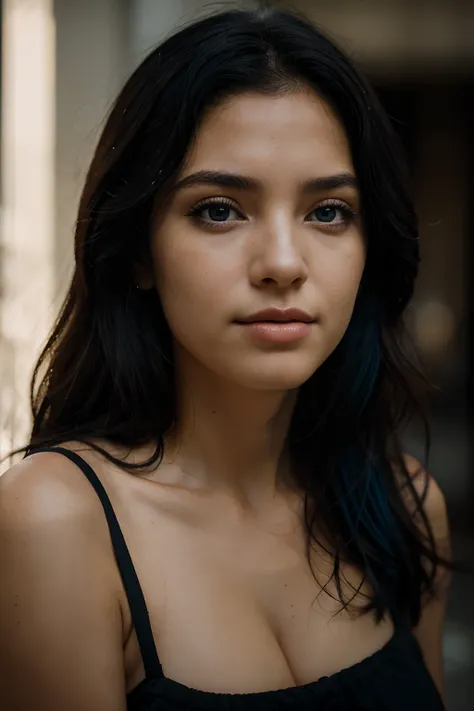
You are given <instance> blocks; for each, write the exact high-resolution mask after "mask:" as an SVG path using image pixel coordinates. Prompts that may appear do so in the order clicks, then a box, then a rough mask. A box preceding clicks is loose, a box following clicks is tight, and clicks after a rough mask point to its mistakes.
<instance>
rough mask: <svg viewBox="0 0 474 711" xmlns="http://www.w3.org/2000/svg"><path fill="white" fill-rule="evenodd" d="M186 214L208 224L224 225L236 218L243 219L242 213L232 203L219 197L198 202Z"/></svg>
mask: <svg viewBox="0 0 474 711" xmlns="http://www.w3.org/2000/svg"><path fill="white" fill-rule="evenodd" d="M206 213H207V217H206ZM233 213H234V214H235V215H237V217H234V216H233ZM187 216H188V217H192V218H193V219H195V220H197V221H198V222H201V223H204V224H206V225H210V226H212V225H219V224H221V225H222V224H224V225H225V224H226V223H228V222H233V221H235V220H236V219H239V218H241V219H243V216H242V213H240V212H239V211H238V210H237V208H236V207H234V203H233V202H232V201H231V200H228V199H227V198H221V199H219V200H218V199H216V198H213V199H212V200H205V201H202V202H199V203H198V204H197V205H195V206H194V207H193V208H191V210H190V211H189V212H188V213H187Z"/></svg>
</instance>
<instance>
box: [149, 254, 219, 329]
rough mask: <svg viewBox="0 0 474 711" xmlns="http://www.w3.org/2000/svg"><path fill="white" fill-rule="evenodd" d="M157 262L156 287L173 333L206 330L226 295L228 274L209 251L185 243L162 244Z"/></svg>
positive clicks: (156, 257) (156, 256)
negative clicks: (211, 257) (190, 246)
mask: <svg viewBox="0 0 474 711" xmlns="http://www.w3.org/2000/svg"><path fill="white" fill-rule="evenodd" d="M154 262H155V268H154V272H155V283H156V287H157V290H158V293H159V296H160V299H161V303H162V305H163V310H164V312H165V315H166V318H167V320H168V323H169V326H170V328H171V330H172V331H173V333H174V334H175V335H176V336H178V333H177V331H180V332H183V331H187V332H189V331H195V330H196V329H199V330H206V325H209V324H210V323H211V321H212V314H213V313H214V314H215V309H216V304H220V303H222V300H223V298H225V294H226V291H227V290H228V279H229V274H228V273H227V272H226V271H225V270H223V269H219V264H216V263H214V262H213V260H210V259H209V254H206V253H204V254H203V253H202V250H193V249H191V248H189V245H188V246H186V244H183V245H167V244H166V243H165V244H163V245H162V246H161V248H160V249H157V250H156V252H155V254H154ZM178 337H179V336H178Z"/></svg>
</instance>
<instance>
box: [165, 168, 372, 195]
mask: <svg viewBox="0 0 474 711" xmlns="http://www.w3.org/2000/svg"><path fill="white" fill-rule="evenodd" d="M196 185H215V186H217V187H220V188H234V189H237V190H254V191H262V190H263V183H262V181H261V180H258V179H257V178H251V177H249V176H247V175H238V174H236V173H227V172H222V171H217V170H199V171H198V172H197V173H191V174H190V175H186V176H185V177H184V178H182V179H181V180H180V181H178V182H177V183H176V185H175V186H174V187H173V188H172V192H176V191H178V190H182V189H183V188H189V187H193V186H196ZM357 187H358V185H357V179H356V177H355V175H353V174H352V173H336V174H334V175H326V176H322V177H320V178H309V179H308V180H305V181H303V182H302V183H301V185H300V189H301V191H302V192H303V193H306V194H307V193H312V192H318V191H323V190H334V189H335V188H354V189H357Z"/></svg>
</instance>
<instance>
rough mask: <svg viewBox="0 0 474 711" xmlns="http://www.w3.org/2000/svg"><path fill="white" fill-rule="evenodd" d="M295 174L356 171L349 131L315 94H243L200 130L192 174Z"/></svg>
mask: <svg viewBox="0 0 474 711" xmlns="http://www.w3.org/2000/svg"><path fill="white" fill-rule="evenodd" d="M203 167H206V168H207V167H213V168H216V167H218V168H226V169H227V170H235V171H236V172H238V171H240V172H247V173H250V172H251V171H252V170H253V171H254V172H256V173H260V172H264V173H268V175H271V174H272V171H274V170H275V171H278V170H281V168H282V167H284V169H285V171H287V170H289V171H291V170H292V168H294V169H295V170H296V171H297V172H298V173H310V174H314V175H317V174H328V173H334V172H343V171H350V170H353V166H352V158H351V152H350V147H349V143H348V140H347V137H346V134H345V131H344V128H343V126H342V124H341V122H340V121H339V119H338V118H337V116H336V114H335V113H334V111H333V110H332V108H331V107H330V106H329V104H327V102H325V101H324V100H323V99H322V98H321V97H319V96H318V95H317V94H316V93H315V92H313V91H311V90H310V89H308V90H301V91H298V92H295V93H291V94H286V95H283V96H264V95H261V94H242V95H238V96H236V97H232V98H229V99H227V100H225V101H224V102H223V103H221V104H220V105H219V106H217V107H216V108H214V109H212V110H210V111H209V112H208V113H207V114H206V115H205V116H204V118H203V120H202V122H201V123H200V126H199V128H198V131H197V135H196V141H195V143H194V145H193V147H192V150H191V151H190V153H189V156H188V161H187V171H186V172H188V170H194V169H196V168H203Z"/></svg>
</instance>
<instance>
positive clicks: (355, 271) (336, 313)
mask: <svg viewBox="0 0 474 711" xmlns="http://www.w3.org/2000/svg"><path fill="white" fill-rule="evenodd" d="M364 265H365V251H364V250H363V249H362V248H361V247H359V248H357V249H353V250H350V251H348V253H347V254H346V255H344V258H339V259H335V260H333V261H332V262H329V263H326V264H325V268H324V270H323V271H322V272H321V292H322V294H323V295H324V296H323V298H324V302H325V307H326V308H325V310H326V316H327V318H328V323H329V326H330V327H334V329H336V330H338V329H340V328H344V329H345V327H346V326H347V324H348V323H349V321H350V318H351V315H352V311H353V309H354V304H355V300H356V298H357V293H358V290H359V285H360V282H361V279H362V274H363V271H364Z"/></svg>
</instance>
